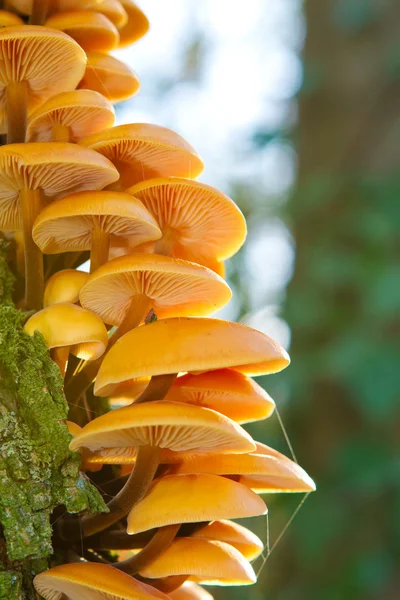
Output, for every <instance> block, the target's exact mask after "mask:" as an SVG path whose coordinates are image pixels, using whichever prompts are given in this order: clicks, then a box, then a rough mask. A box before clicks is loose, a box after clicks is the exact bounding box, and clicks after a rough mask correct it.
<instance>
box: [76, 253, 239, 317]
mask: <svg viewBox="0 0 400 600" xmlns="http://www.w3.org/2000/svg"><path fill="white" fill-rule="evenodd" d="M135 296H147V297H148V298H149V299H150V300H151V304H152V307H153V308H154V310H155V312H156V314H157V316H158V317H165V316H174V315H193V314H195V315H197V316H206V315H209V314H210V313H213V312H215V311H216V310H217V309H219V308H221V307H222V306H224V305H225V304H226V303H227V302H229V300H230V298H231V291H230V289H229V286H228V285H227V284H226V283H225V281H224V280H223V279H221V278H220V277H219V276H218V275H216V274H215V273H214V272H213V271H210V270H209V269H206V268H205V267H201V266H200V265H196V264H194V263H189V262H187V261H183V260H178V259H174V258H170V257H168V256H159V255H157V254H134V255H131V256H121V257H120V258H115V259H113V260H111V261H109V262H108V263H106V264H105V265H103V266H102V267H100V268H99V269H97V270H96V272H95V273H93V274H92V275H91V277H90V279H89V281H88V282H87V284H86V285H85V286H84V288H83V289H82V290H81V295H80V301H81V304H82V306H85V307H86V308H88V309H90V310H92V311H93V312H95V313H96V314H97V315H98V316H99V317H100V318H101V319H102V320H103V321H104V323H108V324H109V325H119V324H120V323H121V322H122V320H123V319H124V317H125V315H126V313H127V310H129V306H130V304H131V301H132V298H133V297H135Z"/></svg>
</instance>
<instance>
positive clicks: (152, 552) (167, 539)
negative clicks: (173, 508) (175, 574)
mask: <svg viewBox="0 0 400 600" xmlns="http://www.w3.org/2000/svg"><path fill="white" fill-rule="evenodd" d="M180 526H181V524H180V523H178V524H173V525H166V526H165V527H160V528H159V529H158V530H157V533H155V534H154V536H153V538H152V539H151V540H150V542H149V543H148V544H147V545H146V546H145V547H144V548H143V550H141V551H140V552H139V553H138V554H135V555H134V556H132V557H131V558H128V559H127V560H123V561H121V562H119V563H116V564H114V565H113V566H114V567H116V568H117V569H119V570H120V571H124V572H125V573H128V574H129V575H134V574H135V573H139V571H141V570H142V569H145V568H146V567H148V566H149V565H150V564H151V563H152V562H153V561H154V560H156V558H158V557H159V556H161V554H163V553H164V552H165V551H166V550H168V548H169V547H170V545H171V544H172V542H173V541H174V539H175V537H176V534H177V533H178V531H179V528H180Z"/></svg>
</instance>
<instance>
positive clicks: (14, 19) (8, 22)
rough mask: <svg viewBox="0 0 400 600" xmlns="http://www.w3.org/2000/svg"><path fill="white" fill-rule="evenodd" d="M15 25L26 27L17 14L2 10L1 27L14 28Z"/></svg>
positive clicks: (0, 15)
mask: <svg viewBox="0 0 400 600" xmlns="http://www.w3.org/2000/svg"><path fill="white" fill-rule="evenodd" d="M14 25H24V22H23V20H22V19H21V18H20V17H19V16H18V15H16V14H15V13H12V12H9V11H8V10H0V27H13V26H14Z"/></svg>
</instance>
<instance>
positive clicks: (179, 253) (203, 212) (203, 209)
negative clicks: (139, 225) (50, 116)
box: [93, 146, 247, 266]
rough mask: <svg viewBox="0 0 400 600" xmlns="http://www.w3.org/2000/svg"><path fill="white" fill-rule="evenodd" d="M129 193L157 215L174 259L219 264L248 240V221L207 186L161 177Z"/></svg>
mask: <svg viewBox="0 0 400 600" xmlns="http://www.w3.org/2000/svg"><path fill="white" fill-rule="evenodd" d="M93 147H94V146H93ZM95 149H97V148H95ZM107 157H108V158H110V159H111V161H112V162H113V160H112V158H111V157H110V156H107ZM175 174H176V175H178V173H170V175H175ZM149 176H150V173H149ZM127 192H128V193H129V194H132V195H133V196H135V197H136V198H138V199H139V200H140V201H141V202H143V204H144V205H145V206H146V207H147V208H148V209H149V211H150V212H151V213H152V214H153V215H154V216H155V218H156V219H157V222H158V223H159V225H160V228H161V230H162V232H163V240H162V241H163V242H164V244H167V246H168V248H169V250H170V252H169V253H170V254H171V256H176V257H177V258H185V259H186V260H193V261H194V262H200V263H201V262H202V259H204V260H205V261H207V260H208V261H209V260H210V258H211V259H213V261H214V263H216V261H223V260H226V259H227V258H230V257H231V256H233V254H235V253H236V252H237V251H238V250H239V248H240V247H241V246H242V244H243V242H244V240H245V238H246V232H247V229H246V221H245V218H244V216H243V214H242V213H241V211H240V210H239V208H238V207H237V206H236V204H235V203H234V202H233V200H231V199H230V198H229V197H228V196H226V195H225V194H223V193H222V192H220V191H219V190H217V189H216V188H213V187H211V186H209V185H206V184H205V183H201V182H199V181H192V180H190V179H182V178H181V177H159V178H156V179H150V180H148V181H143V182H142V183H138V184H136V185H134V186H132V187H131V188H129V189H128V190H127ZM205 264H206V265H207V262H205ZM210 266H212V265H210Z"/></svg>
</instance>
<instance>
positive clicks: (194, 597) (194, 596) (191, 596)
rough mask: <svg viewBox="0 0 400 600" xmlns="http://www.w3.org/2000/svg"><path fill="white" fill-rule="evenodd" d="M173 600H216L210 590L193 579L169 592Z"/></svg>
mask: <svg viewBox="0 0 400 600" xmlns="http://www.w3.org/2000/svg"><path fill="white" fill-rule="evenodd" d="M168 596H169V597H170V598H171V600H214V597H213V596H211V594H210V593H209V592H207V591H206V590H203V588H202V587H201V586H199V585H198V584H197V583H194V582H193V581H185V583H183V584H182V585H181V586H180V587H179V588H178V589H177V590H174V591H172V592H168Z"/></svg>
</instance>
